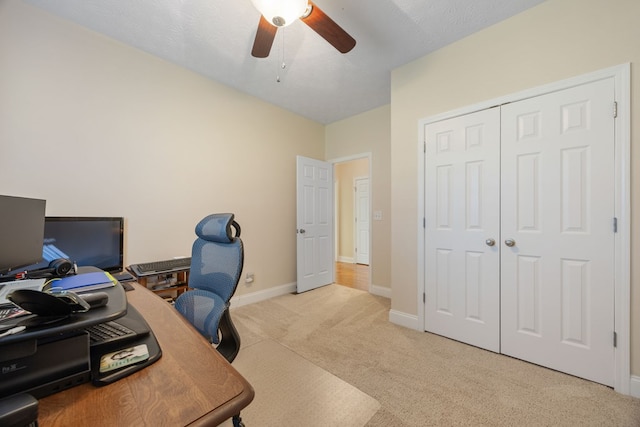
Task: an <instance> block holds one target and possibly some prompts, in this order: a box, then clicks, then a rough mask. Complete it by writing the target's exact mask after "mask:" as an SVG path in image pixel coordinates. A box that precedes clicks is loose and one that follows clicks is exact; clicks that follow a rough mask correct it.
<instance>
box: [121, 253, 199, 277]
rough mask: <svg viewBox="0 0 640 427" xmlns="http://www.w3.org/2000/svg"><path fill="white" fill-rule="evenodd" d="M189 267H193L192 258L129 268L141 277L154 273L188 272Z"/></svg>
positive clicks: (149, 263) (134, 265) (135, 265)
mask: <svg viewBox="0 0 640 427" xmlns="http://www.w3.org/2000/svg"><path fill="white" fill-rule="evenodd" d="M189 267H191V257H187V258H175V259H168V260H165V261H154V262H147V263H143V264H133V265H131V266H130V267H129V268H130V269H131V270H133V272H134V273H135V274H136V275H137V276H140V275H148V274H152V273H168V272H171V271H181V270H187V269H189Z"/></svg>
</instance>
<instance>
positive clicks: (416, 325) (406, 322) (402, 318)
mask: <svg viewBox="0 0 640 427" xmlns="http://www.w3.org/2000/svg"><path fill="white" fill-rule="evenodd" d="M389 321H390V322H391V323H394V324H396V325H399V326H404V327H405V328H409V329H414V330H416V331H424V329H422V327H421V326H420V322H418V316H416V315H415V314H408V313H403V312H401V311H397V310H389Z"/></svg>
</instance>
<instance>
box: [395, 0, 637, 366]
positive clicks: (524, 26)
mask: <svg viewBox="0 0 640 427" xmlns="http://www.w3.org/2000/svg"><path fill="white" fill-rule="evenodd" d="M638 17H640V2H639V1H637V0H548V1H546V2H544V3H542V4H541V5H539V6H537V7H535V8H533V9H530V10H529V11H526V12H524V13H522V14H520V15H517V16H515V17H513V18H511V19H509V20H507V21H504V22H502V23H499V24H497V25H494V26H493V27H491V28H488V29H486V30H484V31H481V32H479V33H476V34H474V35H472V36H470V37H467V38H465V39H463V40H462V41H460V42H458V43H455V44H453V45H450V46H448V47H446V48H443V49H441V50H439V51H437V52H435V53H433V54H431V55H428V56H425V57H423V58H421V59H419V60H417V61H415V62H413V63H411V64H408V65H406V66H404V67H401V68H399V69H397V70H395V71H394V72H393V73H392V94H391V96H392V101H391V182H392V186H391V194H392V207H393V208H392V209H393V211H392V219H393V221H392V309H393V310H397V311H398V312H403V313H408V314H416V313H417V307H418V301H417V265H418V261H417V236H416V227H415V226H414V227H412V226H407V224H409V225H411V224H417V212H418V207H417V203H418V199H417V198H418V187H417V185H418V162H417V155H418V148H417V147H418V126H417V124H418V121H419V120H420V119H423V118H426V117H429V116H432V115H435V114H438V113H443V112H446V111H449V110H453V109H457V108H461V107H464V106H467V105H472V104H474V103H478V102H481V101H485V100H490V99H493V98H497V97H500V96H503V95H507V94H511V93H516V92H519V91H522V90H525V89H528V88H532V87H535V86H540V85H543V84H547V83H552V82H555V81H559V80H562V79H565V78H569V77H573V76H577V75H581V74H585V73H588V72H592V71H597V70H600V69H603V68H607V67H611V66H614V65H619V64H622V63H627V62H631V63H634V64H633V65H632V71H631V79H632V85H631V86H632V93H631V103H632V108H633V106H634V105H636V106H637V105H639V104H640V85H639V84H637V83H638V81H640V79H639V77H640V69H639V68H638V67H637V66H635V65H636V64H638V63H640V25H638V23H637V20H638ZM631 123H632V125H631V127H632V129H631V135H632V136H631V137H632V140H631V147H632V150H631V151H632V152H631V181H632V183H635V182H638V179H639V178H640V176H639V175H638V171H640V169H638V166H640V150H636V149H635V148H634V147H636V146H637V145H638V144H640V136H639V135H640V109H632V118H631ZM639 203H640V187H638V186H635V185H633V184H632V206H631V209H632V215H631V216H632V219H633V223H632V224H631V228H632V233H633V235H632V248H631V259H632V272H631V282H632V283H631V287H632V290H631V292H632V301H631V304H632V316H631V335H632V338H631V345H632V351H631V356H632V366H631V370H632V373H634V374H639V373H640V339H639V338H638V331H639V330H640V327H639V326H638V324H639V322H640V276H639V274H640V270H639V269H638V268H637V267H636V266H635V265H634V263H633V259H635V258H636V257H637V253H638V249H639V246H638V245H640V236H639V235H638V230H639V229H640V217H638V215H637V214H634V212H637V211H638V208H639V207H640V206H639Z"/></svg>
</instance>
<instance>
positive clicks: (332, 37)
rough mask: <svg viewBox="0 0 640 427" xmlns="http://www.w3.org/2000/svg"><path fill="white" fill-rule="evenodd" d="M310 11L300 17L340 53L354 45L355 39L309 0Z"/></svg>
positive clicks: (345, 51)
mask: <svg viewBox="0 0 640 427" xmlns="http://www.w3.org/2000/svg"><path fill="white" fill-rule="evenodd" d="M309 4H310V5H311V7H312V9H311V13H310V14H309V15H308V16H306V17H302V18H300V19H301V20H302V22H304V23H305V24H307V25H308V26H309V27H311V29H312V30H313V31H315V32H316V33H318V34H319V35H320V37H322V38H323V39H325V40H326V41H328V42H329V44H331V45H332V46H333V47H335V48H336V49H338V51H340V52H342V53H347V52H349V51H350V50H351V49H353V47H354V46H355V45H356V41H355V39H354V38H353V37H351V36H350V35H349V34H348V33H347V32H346V31H345V30H343V29H342V27H340V26H339V25H338V24H336V23H335V22H334V20H333V19H331V18H329V17H328V16H327V15H326V14H325V13H324V12H323V11H322V10H320V8H319V7H318V6H316V5H315V3H313V2H311V1H309Z"/></svg>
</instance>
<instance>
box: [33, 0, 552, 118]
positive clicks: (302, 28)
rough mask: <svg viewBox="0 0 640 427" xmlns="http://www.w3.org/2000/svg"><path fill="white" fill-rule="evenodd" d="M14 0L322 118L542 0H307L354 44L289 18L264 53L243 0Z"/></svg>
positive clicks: (365, 103)
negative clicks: (257, 54) (336, 44)
mask: <svg viewBox="0 0 640 427" xmlns="http://www.w3.org/2000/svg"><path fill="white" fill-rule="evenodd" d="M24 1H25V2H26V3H28V4H32V5H34V6H37V7H39V8H42V9H44V10H47V11H49V12H51V13H53V14H55V15H57V16H60V17H62V18H65V19H68V20H71V21H73V22H76V23H78V24H80V25H82V26H84V27H86V28H89V29H91V30H93V31H96V32H98V33H102V34H104V35H107V36H109V37H111V38H114V39H116V40H119V41H120V42H122V43H125V44H128V45H131V46H134V47H136V48H138V49H141V50H143V51H145V52H148V53H150V54H153V55H156V56H159V57H161V58H164V59H166V60H167V61H170V62H173V63H175V64H178V65H180V66H183V67H185V68H187V69H190V70H192V71H195V72H197V73H200V74H202V75H204V76H207V77H209V78H211V79H213V80H215V81H218V82H220V83H223V84H225V85H227V86H231V87H233V88H236V89H238V90H240V91H242V92H246V93H248V94H251V95H254V96H256V97H258V98H261V99H263V100H265V101H267V102H270V103H272V104H275V105H278V106H280V107H283V108H285V109H287V110H290V111H293V112H296V113H298V114H300V115H302V116H304V117H307V118H309V119H312V120H314V121H317V122H319V123H323V124H327V123H332V122H334V121H337V120H341V119H344V118H347V117H350V116H353V115H355V114H359V113H362V112H364V111H368V110H370V109H372V108H376V107H379V106H382V105H385V104H388V103H389V102H390V83H391V82H390V73H391V70H392V69H394V68H396V67H398V66H401V65H404V64H406V63H408V62H410V61H412V60H414V59H416V58H419V57H421V56H424V55H426V54H428V53H430V52H433V51H434V50H437V49H439V48H441V47H443V46H446V45H447V44H450V43H452V42H455V41H456V40H459V39H461V38H463V37H465V36H467V35H469V34H472V33H474V32H476V31H478V30H481V29H482V28H485V27H488V26H490V25H493V24H495V23H497V22H499V21H501V20H504V19H506V18H508V17H510V16H513V15H515V14H517V13H519V12H521V11H523V10H526V9H528V8H530V7H532V6H535V5H537V4H539V3H542V1H543V0H314V2H315V3H316V4H317V5H318V6H319V7H320V8H321V9H322V10H323V11H324V12H325V13H326V14H327V15H329V16H330V17H331V18H332V19H333V20H334V21H336V22H337V23H338V24H339V25H340V26H341V27H342V28H344V29H345V30H346V31H347V32H348V33H349V34H351V36H353V37H354V38H355V39H356V41H357V44H356V47H355V48H354V49H353V50H352V51H351V52H349V53H347V54H341V53H339V52H338V51H337V50H335V49H334V48H333V47H332V46H331V45H329V44H328V43H327V42H326V41H325V40H324V39H322V38H321V37H320V36H318V35H317V34H316V33H315V32H313V30H311V28H309V27H308V26H306V25H305V24H303V23H302V22H300V21H296V22H294V23H293V24H292V25H290V26H288V27H285V28H284V29H279V30H278V33H277V35H276V39H275V41H274V44H273V48H272V50H271V54H270V56H269V57H268V58H264V59H258V58H254V57H252V56H251V47H252V45H253V40H254V37H255V33H256V27H257V24H258V21H259V18H260V15H259V13H258V12H257V11H256V9H255V8H254V7H253V5H252V3H251V0H226V1H221V0H55V1H51V0H24ZM283 58H284V61H283ZM283 62H284V64H285V65H286V66H285V68H284V69H283V68H282V66H281V65H282V63H283ZM277 77H279V80H280V81H279V82H278V81H277Z"/></svg>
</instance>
